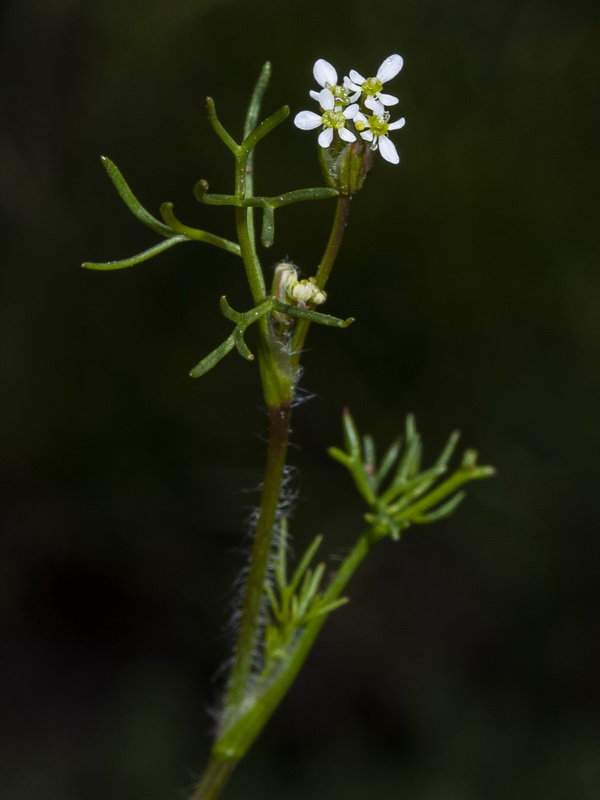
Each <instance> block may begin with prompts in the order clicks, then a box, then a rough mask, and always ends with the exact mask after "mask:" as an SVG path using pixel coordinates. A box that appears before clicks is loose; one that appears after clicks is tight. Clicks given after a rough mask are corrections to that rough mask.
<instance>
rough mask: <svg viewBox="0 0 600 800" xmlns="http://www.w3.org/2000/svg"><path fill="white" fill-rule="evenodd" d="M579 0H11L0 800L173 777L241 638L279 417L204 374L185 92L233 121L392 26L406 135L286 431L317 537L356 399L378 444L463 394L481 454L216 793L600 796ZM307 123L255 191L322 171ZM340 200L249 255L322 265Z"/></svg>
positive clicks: (2, 323)
mask: <svg viewBox="0 0 600 800" xmlns="http://www.w3.org/2000/svg"><path fill="white" fill-rule="evenodd" d="M599 37H600V13H599V11H598V6H597V4H592V3H589V4H584V3H582V2H577V0H576V1H575V2H569V3H566V2H564V1H563V2H550V1H548V2H542V0H532V1H531V2H526V0H513V1H512V2H511V1H510V0H504V1H503V0H479V2H474V0H449V1H444V0H381V1H380V2H379V3H377V4H372V5H370V4H366V5H365V4H364V3H359V2H355V1H354V0H348V2H345V3H339V4H324V3H322V2H316V0H305V2H303V3H302V4H300V3H295V2H291V3H289V4H287V5H284V4H283V3H275V2H272V0H264V1H263V2H262V3H260V4H258V3H257V4H251V3H242V2H239V0H237V1H236V0H199V1H198V2H190V0H171V2H170V3H169V4H167V3H163V2H157V1H156V0H148V1H147V2H145V3H136V2H133V1H132V0H119V2H117V1H116V0H103V2H100V1H98V2H92V1H91V0H90V1H89V2H85V1H84V0H43V1H42V0H9V2H8V3H7V4H6V6H5V9H4V11H3V15H2V32H1V46H0V60H1V62H2V75H3V77H2V82H1V84H2V89H1V91H2V112H1V121H0V126H1V127H0V173H1V175H2V180H1V182H0V183H1V185H0V199H1V204H2V217H1V219H2V223H1V224H2V228H3V231H2V232H3V236H2V239H3V242H2V251H1V252H2V269H1V272H0V282H1V290H0V298H1V299H0V303H1V316H0V330H1V336H0V374H1V376H2V383H3V389H2V414H1V416H0V432H1V433H0V502H1V507H0V518H1V542H2V553H1V560H0V571H1V581H0V593H1V594H0V597H1V604H0V608H1V620H2V627H3V636H2V658H1V663H0V686H1V687H2V711H1V714H0V720H1V722H0V729H1V733H2V738H3V748H2V755H1V756H0V759H1V763H0V770H1V774H2V778H1V781H2V797H3V798H5V799H6V800H34V798H38V797H44V798H45V800H59V799H60V800H80V798H86V800H96V799H97V800H100V799H102V800H105V799H106V798H108V797H110V798H111V800H130V798H134V797H135V798H138V797H139V798H142V797H143V798H144V800H165V798H169V797H171V798H179V797H182V796H184V794H185V792H186V791H187V790H188V789H189V787H190V786H191V785H192V783H193V781H194V776H196V775H197V774H198V772H199V770H200V769H201V766H202V763H203V759H204V758H205V754H206V752H207V748H208V745H209V737H210V731H211V727H212V724H213V723H212V722H211V713H212V711H213V710H214V708H215V707H216V705H217V700H218V696H219V691H220V686H221V682H222V671H220V670H219V667H220V665H222V664H224V663H226V661H227V658H228V656H229V653H230V638H231V637H230V633H229V632H228V629H227V624H226V623H227V619H228V617H229V616H230V614H231V608H232V602H233V601H232V597H231V594H232V592H231V590H230V589H229V588H228V587H230V586H231V583H232V580H233V579H234V577H235V576H236V575H237V574H238V573H239V571H240V569H241V567H242V566H243V564H244V558H245V555H244V553H245V551H246V550H247V547H248V541H247V537H244V530H245V527H246V519H247V517H248V516H249V514H250V513H251V509H252V507H253V504H255V503H256V500H257V492H256V487H257V485H258V483H259V481H260V470H261V466H262V459H263V450H264V434H265V430H266V425H267V423H266V418H265V414H264V411H263V410H262V407H261V398H260V394H259V390H258V380H257V373H256V369H255V367H254V366H253V365H251V364H247V363H245V362H243V361H242V360H241V359H240V358H239V357H238V356H237V355H235V354H234V355H231V356H229V357H228V358H227V359H226V360H225V361H224V362H223V363H222V364H221V365H220V366H219V367H218V369H216V370H215V371H213V372H212V373H210V374H209V375H207V376H206V377H205V378H203V379H202V380H201V381H192V380H191V379H189V378H188V377H187V372H188V370H189V369H190V368H191V367H192V366H193V365H194V364H195V363H196V362H197V361H198V360H199V359H200V358H201V357H202V356H203V355H205V354H206V353H207V352H208V350H209V349H211V348H212V347H213V346H215V345H216V344H218V343H219V342H220V341H221V340H222V339H223V338H224V337H225V336H226V335H227V333H228V331H229V323H227V322H226V321H224V320H223V319H222V317H221V316H220V314H219V311H218V298H219V296H220V295H221V294H224V293H225V294H227V296H228V297H229V299H230V302H231V303H232V305H233V306H234V307H236V308H246V307H248V302H249V300H248V296H247V293H246V291H245V289H244V287H243V285H241V284H240V267H239V264H238V262H237V260H235V259H233V258H232V257H231V256H229V255H228V254H226V253H222V252H220V251H216V250H213V249H210V248H208V247H204V246H202V245H189V246H187V245H186V246H185V247H180V248H174V249H172V250H170V251H169V252H167V253H165V254H163V255H162V256H160V257H159V258H157V259H155V260H154V261H151V262H148V263H147V264H145V265H141V266H139V267H136V268H133V269H130V270H126V271H123V272H119V273H109V274H99V273H91V272H87V271H83V270H81V269H80V268H79V264H80V263H81V262H82V261H84V260H109V259H117V258H124V257H126V256H128V255H132V254H134V253H136V252H138V251H139V250H142V249H144V248H146V247H148V246H150V245H151V244H153V243H154V242H155V241H156V237H155V236H154V234H152V233H151V232H150V231H148V230H147V229H145V228H144V227H143V226H142V225H141V224H140V223H138V222H137V221H136V220H135V219H134V218H133V217H132V216H131V215H130V214H129V212H128V211H127V210H126V209H125V207H124V206H123V204H122V203H121V201H120V200H119V199H118V197H117V195H116V193H115V192H114V190H113V188H112V186H111V185H110V182H109V181H108V179H107V178H106V176H105V174H104V172H103V170H102V167H101V165H100V162H99V160H98V156H99V155H100V154H106V155H109V156H110V157H111V158H112V159H114V160H115V161H116V163H117V164H118V165H119V166H120V168H121V169H122V170H123V172H124V174H125V176H126V178H127V179H128V180H129V182H130V183H131V185H132V187H133V188H134V190H135V191H136V193H137V194H138V196H139V197H140V199H141V200H142V202H143V203H145V204H146V205H147V207H148V208H149V209H151V210H152V211H155V212H156V211H157V209H158V206H159V204H160V203H161V202H163V201H165V200H171V201H173V202H174V203H175V211H176V213H178V215H179V216H180V218H182V219H183V220H184V221H186V222H188V223H189V224H192V225H198V226H200V227H206V228H208V229H209V230H213V231H214V232H217V233H221V234H223V235H231V233H232V222H231V218H230V215H229V213H228V211H227V210H226V209H225V210H222V209H215V208H207V207H202V206H199V205H198V204H197V203H196V202H195V200H194V199H193V196H192V192H191V188H192V186H193V184H194V183H195V181H196V180H198V179H199V178H200V177H204V178H206V179H207V180H208V181H209V182H210V184H211V188H212V189H213V190H214V191H223V192H228V191H230V185H231V184H230V180H231V159H230V155H229V153H228V152H227V151H226V150H225V148H224V147H223V146H222V145H221V143H220V142H218V141H217V140H216V138H215V136H214V134H213V133H212V131H211V129H210V127H209V125H208V123H207V121H206V119H205V114H204V108H203V98H204V97H205V96H206V95H207V94H210V95H211V96H213V97H214V98H215V100H216V102H217V107H218V109H219V112H220V115H221V118H222V120H223V122H224V123H225V124H226V125H227V126H229V127H230V129H231V130H232V132H233V133H234V134H236V135H237V134H238V132H239V130H240V128H241V124H242V119H243V114H244V109H245V103H246V102H247V99H248V96H249V93H250V91H251V88H252V86H253V84H254V81H255V79H256V77H257V75H258V72H259V70H260V67H261V64H262V63H263V61H265V60H267V59H270V60H271V61H272V62H273V69H274V75H273V80H272V84H271V87H270V90H269V92H268V95H267V98H266V102H265V107H264V111H265V113H270V112H272V111H273V110H275V109H276V108H278V107H279V106H281V105H282V104H283V103H289V104H290V105H291V107H292V113H296V112H297V111H299V110H301V109H303V108H309V107H311V105H310V101H309V99H308V95H307V92H308V90H309V89H310V88H313V80H312V74H311V71H312V65H313V63H314V61H315V60H316V59H317V58H326V59H328V60H329V61H331V62H332V63H333V64H335V65H336V66H337V67H338V70H339V72H340V73H341V74H343V73H344V72H347V71H348V69H350V68H356V69H358V70H360V71H361V72H364V73H366V74H372V73H373V72H374V71H375V70H376V69H377V66H378V65H379V63H380V62H381V61H382V60H383V58H385V57H386V56H388V55H389V54H391V53H394V52H399V53H401V54H402V55H403V56H404V58H405V67H404V69H403V71H402V72H401V73H400V75H399V77H398V78H397V79H395V81H394V83H393V87H392V88H391V89H390V90H391V91H392V92H393V93H394V94H399V95H400V97H401V106H400V109H401V113H402V114H404V115H405V116H406V118H407V125H406V128H405V129H404V130H403V131H400V132H398V133H397V134H395V135H394V141H395V142H396V144H397V146H398V149H399V151H400V153H401V159H402V161H401V164H400V166H399V167H392V166H391V165H389V164H386V163H384V162H383V161H382V160H381V159H377V162H376V167H375V168H374V169H373V170H372V172H371V174H370V177H369V180H368V182H367V185H366V187H365V189H364V191H363V192H362V193H361V194H359V195H358V196H357V197H356V198H355V199H354V201H353V207H352V213H351V219H350V227H349V230H348V234H347V238H346V241H345V243H344V246H343V250H342V254H341V257H340V261H339V263H338V265H337V266H336V269H335V272H334V275H333V278H332V281H331V284H330V286H329V289H330V299H329V302H328V304H327V310H328V311H329V312H330V313H333V314H337V315H339V316H346V315H353V316H356V318H357V322H356V324H355V325H353V326H352V327H351V328H349V329H348V330H347V331H334V330H325V329H318V330H313V331H311V337H310V341H309V345H310V348H309V352H308V353H307V354H306V358H305V373H304V378H303V381H302V387H303V389H304V390H305V391H306V392H308V393H311V394H314V397H313V398H312V399H311V400H310V401H309V402H306V403H304V404H303V405H301V406H300V407H299V408H298V409H297V413H296V417H295V421H294V426H293V437H292V438H293V442H294V448H293V449H292V453H291V460H292V463H293V465H294V467H296V468H297V470H298V472H297V477H296V479H295V480H296V486H297V487H298V488H301V491H302V495H301V499H300V500H299V501H298V503H297V508H296V513H295V517H294V521H293V524H292V533H293V534H294V537H295V541H296V543H297V547H298V549H300V548H301V547H302V546H303V545H304V544H305V543H306V542H307V541H308V540H309V537H311V536H312V535H314V534H315V533H317V532H323V533H325V534H326V537H327V542H326V547H328V548H329V551H330V552H333V553H338V554H339V553H342V552H344V548H346V547H347V546H348V545H349V544H350V542H352V541H353V539H354V537H355V536H356V535H357V534H358V532H359V531H360V530H361V517H360V515H361V513H362V509H361V506H360V504H359V503H358V502H357V501H356V500H355V499H354V494H353V491H352V489H351V487H350V484H349V481H348V479H347V476H346V475H345V474H344V472H343V470H342V469H341V468H339V467H338V466H337V465H335V464H334V463H333V462H330V461H329V460H328V458H327V456H326V455H325V449H326V447H327V446H329V445H331V444H338V443H339V442H340V438H341V437H340V428H339V420H340V412H341V409H342V407H343V406H344V405H349V406H350V407H351V409H352V411H353V413H354V415H355V418H356V419H357V422H358V423H359V425H360V426H361V428H362V429H367V430H370V431H371V432H372V433H373V434H374V435H375V437H376V439H377V441H378V442H380V443H381V445H382V446H383V445H384V444H386V443H387V441H389V440H390V439H391V438H392V437H393V436H394V435H395V433H396V432H397V431H398V430H399V429H401V427H402V425H403V419H404V416H405V414H406V413H407V412H409V411H414V412H415V413H416V415H417V421H418V423H419V427H420V429H421V431H422V433H423V436H424V441H425V447H426V456H427V457H428V458H429V459H433V458H434V457H435V455H436V454H437V451H438V449H439V448H440V447H441V446H442V444H443V442H444V440H445V437H446V436H447V435H448V433H449V432H450V431H451V430H452V429H454V428H455V427H459V428H460V429H461V430H462V432H463V444H464V445H465V446H477V447H478V448H479V450H480V454H481V461H482V463H493V464H495V465H496V467H497V468H498V477H497V479H495V480H494V481H487V482H485V483H480V484H477V485H474V486H473V487H472V488H471V490H470V492H469V497H468V499H467V501H466V502H465V503H464V504H463V506H462V507H461V509H460V511H459V512H458V513H457V515H456V516H455V517H453V518H452V519H451V520H449V521H447V522H444V523H441V524H439V525H437V526H431V527H427V528H419V529H410V530H409V531H408V532H407V533H406V534H405V535H404V539H403V541H402V542H401V543H400V544H399V545H395V544H393V543H387V542H386V543H384V544H382V545H381V546H380V547H379V548H378V549H377V550H376V551H375V552H374V553H373V554H372V556H371V557H370V559H369V560H368V562H367V564H366V565H365V568H364V569H363V570H362V571H361V572H360V574H359V575H358V576H357V578H356V580H355V581H354V582H353V584H352V585H351V587H350V594H351V596H352V603H351V604H350V605H349V606H348V607H346V608H344V609H343V610H340V611H338V612H336V613H335V615H334V616H333V617H332V619H331V620H330V622H329V623H328V626H327V628H326V629H325V632H324V635H323V636H322V638H321V640H320V641H319V643H318V646H317V647H316V649H315V651H314V653H313V654H312V655H311V658H310V660H309V661H308V663H307V665H306V668H305V670H304V673H303V674H302V676H301V677H300V679H299V680H298V682H297V684H296V686H295V687H294V689H293V691H292V692H291V694H290V695H289V697H288V698H287V699H286V701H285V703H284V705H283V706H282V707H281V709H280V710H279V711H278V713H277V714H276V716H275V717H274V718H273V720H272V722H271V724H270V726H269V728H268V729H267V730H266V732H265V733H264V735H263V737H262V739H261V740H260V742H259V743H258V744H257V745H256V748H255V750H254V751H253V753H252V756H251V757H250V758H249V759H248V760H247V762H246V763H243V764H242V765H241V766H240V768H239V770H238V772H237V773H236V775H235V777H234V779H233V781H232V784H231V787H230V789H229V792H228V794H227V795H226V797H231V798H233V797H236V798H238V800H254V798H260V800H268V799H269V798H273V799H274V800H275V798H289V800H301V798H302V800H303V799H304V798H308V797H310V798H312V800H324V799H325V798H331V797H333V796H335V797H344V798H346V800H359V798H364V797H368V796H376V797H378V798H381V800H388V799H389V800H393V799H394V798H410V800H442V799H443V800H496V799H498V800H500V798H511V799H512V798H515V799H516V800H520V799H521V798H523V800H525V799H526V798H527V800H530V798H533V797H543V798H546V799H547V800H554V799H555V798H556V800H558V799H559V798H578V800H588V799H589V800H592V799H594V800H595V799H596V798H598V797H599V796H600V714H599V712H600V708H599V706H600V690H599V684H598V675H599V667H600V652H599V650H600V648H599V641H600V635H599V634H600V622H599V620H600V615H599V611H600V603H599V597H600V592H599V588H598V580H597V575H598V565H599V558H598V556H599V550H600V548H599V544H598V541H599V538H598V520H599V513H598V488H597V487H598V469H597V464H598V456H597V452H598V447H599V445H600V441H599V439H600V436H599V425H598V401H599V399H600V391H599V390H600V380H599V371H598V354H599V348H600V322H599V318H600V315H599V313H598V312H599V302H598V297H599V294H600V274H599V271H598V263H597V262H598V256H597V253H598V174H599V171H598V166H599V164H598V146H597V142H598V126H597V117H596V114H597V88H598V85H600V69H599V58H598V41H599ZM315 139H316V137H315V136H313V135H312V134H306V133H303V132H301V131H298V130H297V129H295V128H294V126H293V125H292V123H291V122H288V123H286V124H285V125H283V126H281V128H279V129H278V130H277V132H276V133H274V134H273V135H272V136H271V137H270V138H269V139H268V140H266V141H265V142H264V145H261V147H260V150H259V152H258V155H257V170H258V173H257V189H258V190H259V191H260V192H262V193H265V194H269V193H276V192H279V191H287V190H290V189H295V188H299V187H303V186H309V185H319V184H320V183H321V178H320V174H319V171H318V166H317V161H316V141H315ZM331 211H332V207H331V206H330V207H329V208H328V207H327V205H326V204H325V203H323V204H316V203H315V204H311V205H309V204H306V205H305V206H293V207H290V208H287V209H284V210H282V211H280V212H278V214H279V217H278V227H277V230H276V241H275V244H274V246H273V248H272V250H271V251H269V252H265V253H264V257H265V264H267V265H270V264H274V263H275V262H276V261H278V260H280V259H281V258H283V257H284V256H289V257H290V258H292V259H293V260H294V261H295V262H296V263H297V264H299V265H300V266H301V267H302V268H303V269H304V270H305V274H312V272H313V271H314V268H315V266H316V264H317V261H318V259H319V256H320V253H321V250H322V247H323V243H324V241H325V237H326V235H327V228H328V224H329V219H330V213H331Z"/></svg>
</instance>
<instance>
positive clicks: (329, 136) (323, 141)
mask: <svg viewBox="0 0 600 800" xmlns="http://www.w3.org/2000/svg"><path fill="white" fill-rule="evenodd" d="M332 140H333V128H325V130H323V131H321V133H320V134H319V144H320V145H321V147H329V145H330V144H331V142H332Z"/></svg>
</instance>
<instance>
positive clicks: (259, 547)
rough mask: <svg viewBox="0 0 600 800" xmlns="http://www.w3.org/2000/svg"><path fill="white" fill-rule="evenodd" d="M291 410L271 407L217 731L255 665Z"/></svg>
mask: <svg viewBox="0 0 600 800" xmlns="http://www.w3.org/2000/svg"><path fill="white" fill-rule="evenodd" d="M290 411H291V408H290V406H289V405H285V406H279V407H277V408H272V409H271V410H270V421H271V430H270V436H269V447H268V450H267V462H266V467H265V481H264V484H263V489H262V494H261V498H260V509H259V518H258V522H257V525H256V531H255V534H254V543H253V545H252V554H251V560H250V569H249V572H248V578H247V581H246V586H245V594H244V604H243V608H242V620H241V627H240V630H239V633H238V639H237V645H236V651H235V660H234V664H233V668H232V670H231V676H230V680H229V686H228V689H227V694H226V697H225V705H224V708H223V718H222V721H221V726H220V733H221V732H222V731H223V730H226V729H227V728H228V727H229V726H230V725H231V724H232V722H234V721H235V719H236V718H237V717H238V716H239V714H240V712H241V707H242V705H243V701H244V699H245V697H246V695H247V693H248V690H249V688H250V684H251V679H252V674H253V668H254V666H255V660H256V646H257V640H258V637H259V634H260V617H261V607H262V603H263V596H264V587H265V578H266V572H267V568H268V565H269V557H270V554H271V542H272V535H273V529H274V526H275V523H276V519H277V505H278V503H279V496H280V493H281V481H282V478H283V473H284V469H285V462H286V456H287V445H288V430H289V424H290Z"/></svg>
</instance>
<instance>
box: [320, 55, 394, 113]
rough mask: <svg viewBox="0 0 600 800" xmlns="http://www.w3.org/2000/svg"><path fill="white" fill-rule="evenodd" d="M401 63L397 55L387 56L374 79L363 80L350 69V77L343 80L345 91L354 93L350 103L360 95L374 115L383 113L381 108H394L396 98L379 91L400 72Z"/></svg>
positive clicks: (358, 73)
mask: <svg viewBox="0 0 600 800" xmlns="http://www.w3.org/2000/svg"><path fill="white" fill-rule="evenodd" d="M403 63H404V60H403V58H402V56H399V55H398V54H397V53H395V54H394V55H392V56H388V57H387V58H386V59H385V61H384V62H383V63H382V64H381V66H380V67H379V69H378V70H377V75H376V76H375V77H374V78H363V76H362V75H361V74H360V72H357V71H356V70H355V69H351V70H350V77H349V78H344V86H345V87H346V89H351V90H352V91H353V92H354V94H353V95H352V96H351V97H350V102H351V103H355V102H356V101H357V100H358V98H359V97H360V96H361V94H362V95H363V96H364V103H365V106H366V107H367V108H368V109H370V110H371V111H373V113H374V114H381V113H382V111H383V109H382V106H395V105H396V103H397V102H398V98H397V97H394V95H392V94H384V93H383V92H382V91H381V90H382V89H383V84H384V83H387V81H389V80H391V79H392V78H394V77H395V76H396V75H397V74H398V73H399V72H400V70H401V69H402V64H403ZM336 77H337V76H336Z"/></svg>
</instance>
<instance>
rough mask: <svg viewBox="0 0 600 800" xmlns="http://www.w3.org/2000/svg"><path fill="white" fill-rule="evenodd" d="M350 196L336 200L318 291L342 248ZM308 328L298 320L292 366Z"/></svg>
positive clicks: (300, 354)
mask: <svg viewBox="0 0 600 800" xmlns="http://www.w3.org/2000/svg"><path fill="white" fill-rule="evenodd" d="M351 200H352V197H350V196H343V195H342V196H340V197H338V199H337V203H336V207H335V216H334V218H333V223H332V226H331V233H330V234H329V241H328V242H327V246H326V247H325V252H324V253H323V258H322V259H321V263H320V264H319V269H318V270H317V274H316V276H315V277H316V283H317V286H318V287H319V289H323V288H325V284H326V283H327V280H328V278H329V275H330V273H331V270H332V268H333V265H334V263H335V260H336V258H337V255H338V253H339V251H340V247H341V246H342V240H343V238H344V234H345V232H346V225H347V224H348V214H349V213H350V201H351ZM309 327H310V322H308V321H307V320H303V319H301V320H299V321H298V324H297V325H296V330H295V331H294V336H293V338H292V364H293V366H294V367H297V366H298V364H299V362H300V358H301V356H302V350H303V347H304V341H305V339H306V335H307V333H308V329H309Z"/></svg>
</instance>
